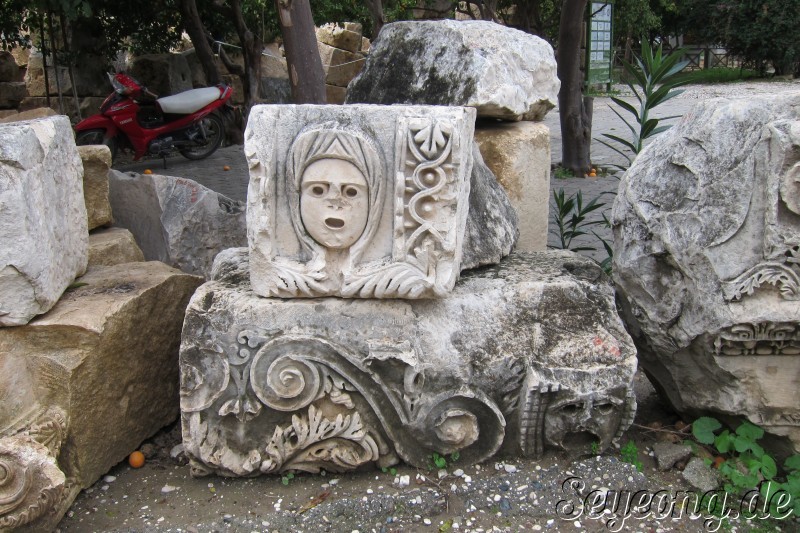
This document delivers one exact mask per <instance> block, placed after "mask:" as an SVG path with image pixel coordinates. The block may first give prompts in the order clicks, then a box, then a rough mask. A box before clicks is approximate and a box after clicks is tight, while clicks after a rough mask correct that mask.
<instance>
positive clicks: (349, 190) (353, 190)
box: [344, 187, 358, 198]
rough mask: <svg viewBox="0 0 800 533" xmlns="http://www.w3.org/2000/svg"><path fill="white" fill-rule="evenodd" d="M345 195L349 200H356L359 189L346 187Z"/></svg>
mask: <svg viewBox="0 0 800 533" xmlns="http://www.w3.org/2000/svg"><path fill="white" fill-rule="evenodd" d="M344 195H345V196H347V197H348V198H355V197H356V196H358V189H356V188H355V187H345V189H344Z"/></svg>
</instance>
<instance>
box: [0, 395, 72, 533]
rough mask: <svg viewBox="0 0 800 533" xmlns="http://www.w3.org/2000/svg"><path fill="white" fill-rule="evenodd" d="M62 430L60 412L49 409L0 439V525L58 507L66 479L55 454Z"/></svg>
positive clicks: (21, 521) (16, 524)
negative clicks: (30, 422) (26, 424)
mask: <svg viewBox="0 0 800 533" xmlns="http://www.w3.org/2000/svg"><path fill="white" fill-rule="evenodd" d="M65 431H66V418H65V416H64V413H63V412H61V411H60V410H58V409H50V410H48V411H47V412H45V413H44V414H43V415H42V416H40V417H39V418H38V419H37V421H36V422H35V423H34V424H32V425H31V426H29V427H28V428H25V429H23V430H22V431H20V432H18V433H16V434H14V435H11V436H7V437H4V438H1V439H0V529H2V530H4V529H6V528H8V529H13V528H17V527H21V526H24V525H30V524H32V523H34V522H35V521H36V520H38V519H39V518H42V517H44V516H46V515H50V514H52V513H54V512H56V511H57V510H58V509H59V508H60V506H61V503H62V502H63V500H64V498H65V497H66V495H67V494H66V493H67V491H66V485H67V480H66V478H65V476H64V473H63V472H62V471H61V470H60V469H59V467H58V465H57V464H56V457H57V456H58V453H59V451H60V448H61V443H62V441H63V438H64V434H65Z"/></svg>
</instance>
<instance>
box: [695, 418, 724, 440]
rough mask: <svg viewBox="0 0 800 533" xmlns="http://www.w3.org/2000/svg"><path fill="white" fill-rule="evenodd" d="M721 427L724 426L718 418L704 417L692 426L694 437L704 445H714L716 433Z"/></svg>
mask: <svg viewBox="0 0 800 533" xmlns="http://www.w3.org/2000/svg"><path fill="white" fill-rule="evenodd" d="M721 427H722V424H720V423H719V420H717V419H716V418H711V417H708V416H703V417H700V418H698V419H697V420H695V421H694V423H693V424H692V435H694V438H696V439H697V440H698V441H699V442H701V443H702V444H713V443H714V432H715V431H717V430H718V429H720V428H721Z"/></svg>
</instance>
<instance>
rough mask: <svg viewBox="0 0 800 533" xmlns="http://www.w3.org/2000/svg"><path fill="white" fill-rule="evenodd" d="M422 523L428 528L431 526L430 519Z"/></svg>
mask: <svg viewBox="0 0 800 533" xmlns="http://www.w3.org/2000/svg"><path fill="white" fill-rule="evenodd" d="M422 523H423V524H425V525H426V526H429V525H431V519H430V518H425V519H424V520H423V521H422Z"/></svg>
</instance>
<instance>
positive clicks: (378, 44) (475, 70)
mask: <svg viewBox="0 0 800 533" xmlns="http://www.w3.org/2000/svg"><path fill="white" fill-rule="evenodd" d="M559 87H560V82H559V80H558V77H557V76H556V61H555V56H554V54H553V49H552V48H551V47H550V45H549V44H547V42H546V41H544V40H543V39H540V38H539V37H536V36H534V35H531V34H528V33H525V32H522V31H520V30H516V29H513V28H509V27H507V26H502V25H500V24H495V23H494V22H488V21H455V20H439V21H414V22H394V23H391V24H386V25H385V26H383V28H382V29H381V32H380V34H378V37H377V38H376V39H375V41H374V42H373V43H372V45H371V47H370V52H369V55H368V56H367V62H366V65H365V66H364V69H363V70H362V71H361V73H360V74H359V76H357V77H356V78H355V79H354V80H353V81H352V83H351V84H350V85H349V86H348V91H347V103H348V104H354V103H372V104H429V105H443V106H471V107H475V108H476V109H477V111H478V116H479V117H493V118H500V119H504V120H542V119H543V118H544V116H545V114H547V112H548V111H549V110H550V109H552V108H553V107H555V105H556V102H557V96H558V90H559Z"/></svg>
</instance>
